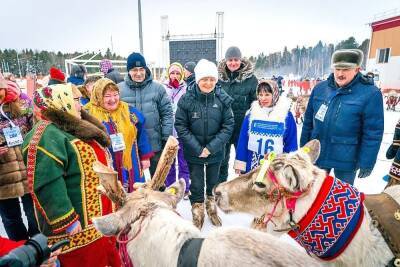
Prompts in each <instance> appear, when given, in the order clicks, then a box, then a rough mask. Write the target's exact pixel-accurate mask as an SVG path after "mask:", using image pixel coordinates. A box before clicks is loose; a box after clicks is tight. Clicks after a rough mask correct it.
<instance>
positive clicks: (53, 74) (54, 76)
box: [49, 67, 65, 83]
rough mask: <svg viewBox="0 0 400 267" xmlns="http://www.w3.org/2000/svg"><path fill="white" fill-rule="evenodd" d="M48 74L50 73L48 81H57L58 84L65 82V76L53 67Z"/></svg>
mask: <svg viewBox="0 0 400 267" xmlns="http://www.w3.org/2000/svg"><path fill="white" fill-rule="evenodd" d="M49 72H50V79H51V80H56V81H59V82H62V83H64V82H65V75H64V73H63V72H62V71H61V70H59V69H57V68H55V67H51V68H50V71H49Z"/></svg>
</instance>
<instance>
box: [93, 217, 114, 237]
mask: <svg viewBox="0 0 400 267" xmlns="http://www.w3.org/2000/svg"><path fill="white" fill-rule="evenodd" d="M92 222H93V225H94V227H95V228H96V229H97V230H98V231H99V232H100V233H102V234H103V235H106V236H112V235H116V234H117V233H118V232H119V231H120V223H121V219H120V218H119V216H118V215H117V214H116V213H111V214H108V215H105V216H102V217H94V218H92Z"/></svg>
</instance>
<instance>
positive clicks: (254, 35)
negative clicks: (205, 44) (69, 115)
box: [0, 0, 400, 62]
mask: <svg viewBox="0 0 400 267" xmlns="http://www.w3.org/2000/svg"><path fill="white" fill-rule="evenodd" d="M0 6H1V12H0V18H1V22H2V25H1V26H0V33H1V40H0V48H1V49H4V48H14V49H18V50H20V49H23V48H32V49H39V50H42V49H43V50H52V51H63V52H74V51H86V50H93V51H96V50H99V49H100V50H102V51H105V50H106V49H107V47H111V36H112V39H113V47H114V52H116V53H117V54H120V55H122V56H128V55H129V54H130V53H131V52H133V51H139V41H138V15H137V0H113V1H111V0H96V1H94V0H68V1H57V0H37V1H34V0H1V5H0ZM395 8H397V10H398V12H399V13H400V1H399V0H380V1H375V0H374V1H371V0H364V1H362V0H355V1H351V0H332V1H322V0H321V1H318V0H310V1H307V0H303V1H285V0H242V1H237V0H220V1H218V0H186V1H178V0H152V1H150V0H142V17H143V36H144V54H145V57H146V59H147V60H148V61H153V62H158V61H160V59H161V19H160V17H161V16H162V15H168V17H169V29H170V33H171V34H190V33H192V34H199V33H213V32H214V29H215V26H216V12H217V11H222V12H224V33H225V38H224V41H223V50H224V51H225V50H226V48H228V47H229V46H231V45H236V46H238V47H239V48H240V49H241V50H242V54H244V55H245V56H251V55H254V56H255V55H258V54H259V53H261V52H264V53H271V52H276V51H280V50H282V49H283V47H284V46H287V47H288V48H289V49H291V48H293V47H295V46H296V45H305V46H314V45H315V44H316V43H317V42H318V40H322V41H323V42H324V43H335V44H336V43H337V42H339V41H340V40H343V39H346V38H348V37H350V36H354V37H355V38H356V40H357V41H358V42H359V43H361V42H362V41H363V40H364V39H365V38H369V37H370V34H371V30H370V27H369V26H368V23H369V22H371V21H372V20H373V18H374V16H375V15H377V14H378V13H382V12H385V11H389V10H393V9H395Z"/></svg>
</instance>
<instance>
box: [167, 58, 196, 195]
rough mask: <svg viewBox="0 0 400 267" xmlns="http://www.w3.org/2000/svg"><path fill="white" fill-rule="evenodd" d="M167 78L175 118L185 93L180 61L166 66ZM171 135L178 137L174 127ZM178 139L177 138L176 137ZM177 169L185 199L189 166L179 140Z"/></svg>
mask: <svg viewBox="0 0 400 267" xmlns="http://www.w3.org/2000/svg"><path fill="white" fill-rule="evenodd" d="M167 72H168V80H167V81H166V82H165V83H164V86H165V90H166V91H167V94H168V96H169V98H170V100H171V104H172V112H173V114H174V118H175V113H176V109H177V107H178V101H179V99H181V97H182V96H183V95H184V94H185V93H186V83H185V82H184V80H183V78H184V70H183V67H182V65H181V64H180V63H178V62H174V63H172V64H171V65H170V66H169V67H168V70H167ZM173 135H174V137H178V135H177V133H176V130H175V128H174V129H173ZM178 141H180V140H179V138H178ZM175 162H176V159H175V161H174V163H173V164H172V166H171V169H170V171H169V173H168V176H167V178H166V180H165V186H166V187H169V186H170V185H172V184H173V183H175V181H176V167H175ZM178 170H179V175H178V178H183V179H184V180H185V182H186V191H185V196H184V198H185V199H188V195H189V185H190V181H189V168H188V165H187V162H186V160H185V158H184V156H183V145H182V142H179V150H178Z"/></svg>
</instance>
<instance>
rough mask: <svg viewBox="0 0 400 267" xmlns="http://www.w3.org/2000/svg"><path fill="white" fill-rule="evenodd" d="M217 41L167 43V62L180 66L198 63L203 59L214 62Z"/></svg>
mask: <svg viewBox="0 0 400 267" xmlns="http://www.w3.org/2000/svg"><path fill="white" fill-rule="evenodd" d="M216 48H217V41H216V40H215V39H211V40H191V41H169V60H170V62H171V63H172V62H179V63H181V64H182V65H183V64H185V63H186V62H188V61H194V62H196V63H197V62H198V61H199V60H200V59H202V58H205V59H208V60H210V61H212V62H216V58H217V51H216Z"/></svg>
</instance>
